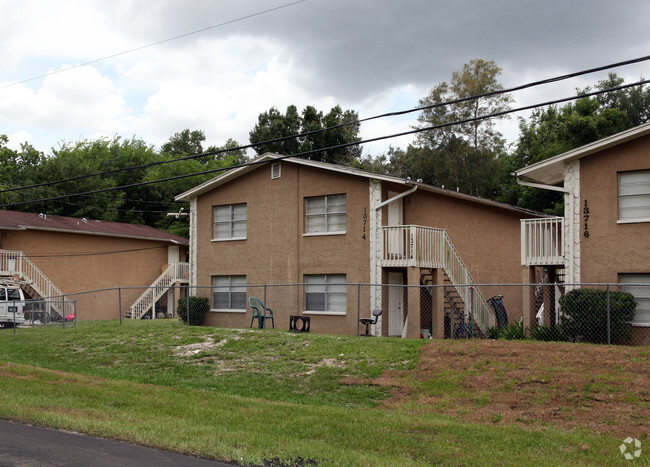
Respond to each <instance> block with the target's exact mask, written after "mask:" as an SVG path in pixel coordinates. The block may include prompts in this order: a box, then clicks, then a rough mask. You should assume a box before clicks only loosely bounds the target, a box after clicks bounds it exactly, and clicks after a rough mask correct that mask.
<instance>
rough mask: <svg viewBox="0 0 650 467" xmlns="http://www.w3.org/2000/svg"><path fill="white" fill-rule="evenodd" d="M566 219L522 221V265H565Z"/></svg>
mask: <svg viewBox="0 0 650 467" xmlns="http://www.w3.org/2000/svg"><path fill="white" fill-rule="evenodd" d="M563 230H564V218H562V217H551V218H544V219H522V220H521V265H522V266H553V265H563V264H564V242H563V241H562V237H563V236H562V232H563Z"/></svg>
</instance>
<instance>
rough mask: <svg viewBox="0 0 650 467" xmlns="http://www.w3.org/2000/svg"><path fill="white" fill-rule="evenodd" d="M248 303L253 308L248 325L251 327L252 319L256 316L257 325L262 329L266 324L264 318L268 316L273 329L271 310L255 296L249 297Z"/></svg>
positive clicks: (273, 322)
mask: <svg viewBox="0 0 650 467" xmlns="http://www.w3.org/2000/svg"><path fill="white" fill-rule="evenodd" d="M248 304H249V305H250V306H251V308H252V309H253V316H252V317H251V325H250V327H253V321H254V320H255V318H257V325H258V326H259V328H260V329H264V327H265V325H266V320H267V319H269V318H270V319H271V325H272V326H273V329H275V321H274V320H273V310H271V309H270V308H268V307H266V306H265V305H264V303H262V300H260V299H259V298H257V297H249V298H248ZM267 313H268V314H267Z"/></svg>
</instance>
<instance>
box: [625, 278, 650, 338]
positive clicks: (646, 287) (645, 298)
mask: <svg viewBox="0 0 650 467" xmlns="http://www.w3.org/2000/svg"><path fill="white" fill-rule="evenodd" d="M618 283H619V287H620V290H621V291H623V292H630V293H631V294H632V295H634V299H635V300H636V302H637V307H636V310H637V311H638V310H639V308H640V307H642V306H643V307H644V309H643V310H641V311H642V312H643V313H644V314H647V318H645V320H643V321H637V316H636V312H635V315H634V320H633V321H630V324H631V325H632V326H635V327H642V328H648V327H650V273H629V274H619V275H618ZM632 284H635V285H632ZM639 284H642V285H639ZM640 288H642V290H643V292H642V293H643V295H639V294H638V293H635V292H636V289H640ZM642 302H643V303H642Z"/></svg>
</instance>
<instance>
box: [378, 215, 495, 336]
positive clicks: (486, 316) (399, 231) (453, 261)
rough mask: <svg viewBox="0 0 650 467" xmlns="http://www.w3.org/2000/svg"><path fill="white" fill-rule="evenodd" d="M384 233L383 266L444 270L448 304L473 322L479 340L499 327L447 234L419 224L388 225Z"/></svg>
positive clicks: (468, 320)
mask: <svg viewBox="0 0 650 467" xmlns="http://www.w3.org/2000/svg"><path fill="white" fill-rule="evenodd" d="M382 230H383V259H382V262H381V265H382V267H419V268H422V269H429V270H432V269H442V270H443V271H444V273H445V274H446V276H447V279H448V285H447V286H446V287H445V298H446V299H445V302H446V303H447V304H449V305H448V306H449V309H450V313H452V312H453V314H454V317H458V318H457V319H461V316H464V319H465V322H466V323H472V325H473V326H472V327H475V328H476V332H474V335H476V336H477V337H478V336H481V335H483V336H485V335H487V332H488V329H489V328H491V327H494V326H495V325H496V320H495V316H494V313H493V311H492V309H491V308H490V305H489V304H488V303H487V301H486V299H485V297H483V294H482V293H481V291H480V290H479V288H478V287H476V282H475V281H474V279H473V278H472V276H471V274H470V273H469V270H468V269H467V266H466V265H465V263H464V262H463V260H462V259H461V257H460V255H459V254H458V251H457V250H456V248H455V247H454V245H453V243H452V242H451V239H450V238H449V235H448V234H447V232H446V231H445V230H444V229H435V228H432V227H423V226H417V225H400V226H386V227H382ZM429 275H430V272H429ZM429 283H431V282H429ZM472 298H473V300H474V306H473V309H472V316H471V321H470V316H469V313H468V311H469V309H471V307H470V306H468V305H469V304H470V303H471V300H472ZM450 303H453V305H451V304H450Z"/></svg>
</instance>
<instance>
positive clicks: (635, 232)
mask: <svg viewBox="0 0 650 467" xmlns="http://www.w3.org/2000/svg"><path fill="white" fill-rule="evenodd" d="M515 175H516V176H517V178H518V179H519V180H520V183H524V184H526V183H527V184H532V185H533V186H537V187H540V188H543V189H549V190H557V191H561V192H563V193H564V200H565V210H564V211H565V214H564V217H563V218H555V219H544V220H536V221H524V222H522V265H523V266H524V274H523V281H522V282H523V283H527V282H532V279H531V273H532V267H533V266H544V267H546V268H547V269H549V270H552V269H554V268H561V269H563V270H564V275H565V277H564V282H565V283H567V284H578V283H590V284H605V283H609V284H621V288H622V289H623V290H627V291H629V292H631V293H633V294H634V295H635V297H636V301H637V309H636V316H635V319H634V321H633V323H632V325H633V327H634V329H635V333H634V341H636V342H640V343H646V344H648V343H650V124H645V125H641V126H638V127H635V128H632V129H630V130H627V131H624V132H621V133H618V134H616V135H613V136H610V137H607V138H604V139H601V140H599V141H596V142H594V143H591V144H588V145H585V146H582V147H580V148H577V149H574V150H572V151H569V152H566V153H564V154H560V155H558V156H555V157H552V158H550V159H547V160H544V161H542V162H539V163H537V164H533V165H530V166H528V167H525V168H523V169H521V170H518V171H517V172H516V173H515ZM560 184H561V186H559V185H560ZM626 284H638V285H640V284H648V286H647V287H645V286H640V287H639V286H637V287H635V286H627V285H626ZM533 314H534V310H531V312H530V313H524V320H525V323H526V325H527V326H528V323H530V322H533V319H534V316H532V315H533Z"/></svg>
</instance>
